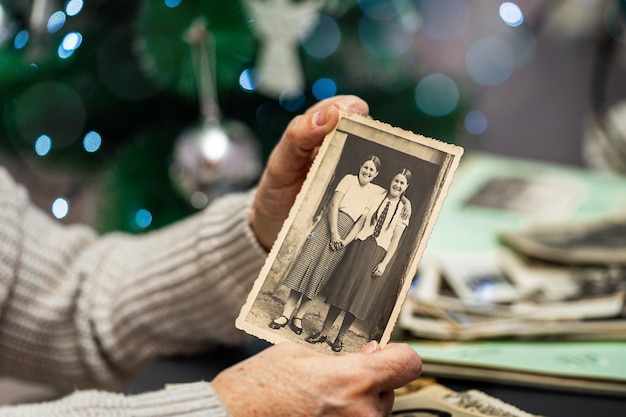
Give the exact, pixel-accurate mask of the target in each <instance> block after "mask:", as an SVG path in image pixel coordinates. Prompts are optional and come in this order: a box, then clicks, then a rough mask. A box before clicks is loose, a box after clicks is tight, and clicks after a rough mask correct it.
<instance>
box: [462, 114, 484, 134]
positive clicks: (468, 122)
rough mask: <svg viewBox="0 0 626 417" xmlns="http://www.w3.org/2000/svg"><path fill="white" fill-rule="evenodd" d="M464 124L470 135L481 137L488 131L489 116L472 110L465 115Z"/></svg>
mask: <svg viewBox="0 0 626 417" xmlns="http://www.w3.org/2000/svg"><path fill="white" fill-rule="evenodd" d="M464 124H465V129H466V130H467V131H468V132H469V133H471V134H473V135H479V134H481V133H483V132H484V131H485V130H487V125H488V123H487V116H485V114H484V113H483V112H481V111H480V110H471V111H469V112H468V113H467V114H466V115H465V120H464Z"/></svg>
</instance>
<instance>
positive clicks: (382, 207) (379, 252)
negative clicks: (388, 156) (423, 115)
mask: <svg viewBox="0 0 626 417" xmlns="http://www.w3.org/2000/svg"><path fill="white" fill-rule="evenodd" d="M410 180H411V171H409V170H408V169H403V170H402V171H400V172H399V173H398V174H396V176H395V177H394V178H393V179H392V181H391V184H390V186H389V190H388V191H387V193H386V194H385V195H383V196H381V198H379V202H378V204H377V206H376V207H377V209H376V210H375V211H374V212H373V213H372V215H371V216H369V217H368V220H367V221H366V227H364V228H363V229H362V230H361V231H360V232H359V233H358V235H357V236H356V239H354V242H352V243H351V244H350V245H349V246H348V247H347V249H346V253H345V255H344V257H343V259H342V262H341V265H340V266H339V267H338V268H337V270H336V271H335V273H334V274H333V277H332V280H330V282H329V283H328V284H327V287H326V289H325V290H324V291H325V293H327V294H328V296H327V298H326V303H327V304H329V305H330V307H329V310H328V314H327V315H326V319H325V320H324V324H323V327H322V330H321V331H319V332H317V333H314V334H313V335H311V336H309V337H308V338H307V339H306V340H307V341H308V342H309V343H322V342H324V341H326V339H327V337H328V333H329V331H330V329H331V327H332V325H333V323H334V322H335V320H337V317H339V314H340V313H341V312H342V311H344V312H345V314H344V318H343V321H342V323H341V327H340V329H339V333H338V334H337V337H336V339H335V341H334V342H333V343H329V344H330V346H331V347H332V349H333V351H335V352H340V351H341V350H342V349H343V338H344V336H345V335H346V333H347V331H348V330H349V329H350V327H351V326H352V324H353V323H354V321H355V319H357V318H359V319H364V318H365V316H366V314H367V312H368V310H369V309H371V308H372V300H373V297H375V295H376V294H377V293H378V292H379V290H380V288H381V287H382V285H383V283H384V278H385V277H384V276H383V275H384V273H385V270H387V267H388V265H389V262H390V261H391V259H392V257H393V255H394V254H395V252H396V249H397V248H398V242H399V241H400V237H401V236H402V233H403V232H404V230H405V229H406V227H407V226H408V216H403V215H402V213H404V210H403V206H404V203H403V200H402V197H403V195H404V192H405V191H406V189H407V187H408V186H409V181H410ZM351 235H352V233H350V235H349V236H347V240H348V241H349V240H350V239H351V238H352V236H351Z"/></svg>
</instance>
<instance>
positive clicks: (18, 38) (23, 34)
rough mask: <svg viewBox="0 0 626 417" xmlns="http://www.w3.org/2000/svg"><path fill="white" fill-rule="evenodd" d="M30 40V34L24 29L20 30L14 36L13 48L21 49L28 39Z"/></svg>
mask: <svg viewBox="0 0 626 417" xmlns="http://www.w3.org/2000/svg"><path fill="white" fill-rule="evenodd" d="M29 38H30V34H29V33H28V31H27V30H26V29H24V30H20V31H19V32H17V35H15V39H13V47H14V48H15V49H22V48H23V47H25V46H26V44H27V43H28V39H29Z"/></svg>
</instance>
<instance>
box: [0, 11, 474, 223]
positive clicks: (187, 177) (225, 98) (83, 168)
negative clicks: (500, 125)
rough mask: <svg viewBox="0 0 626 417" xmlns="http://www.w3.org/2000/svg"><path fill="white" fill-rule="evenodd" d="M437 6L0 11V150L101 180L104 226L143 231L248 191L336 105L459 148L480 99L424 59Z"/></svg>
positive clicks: (101, 220)
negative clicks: (343, 101) (310, 117)
mask: <svg viewBox="0 0 626 417" xmlns="http://www.w3.org/2000/svg"><path fill="white" fill-rule="evenodd" d="M433 4H434V2H412V1H398V0H368V1H365V0H363V1H358V2H357V1H356V0H350V1H337V0H325V1H323V0H315V1H305V0H300V1H297V0H246V1H235V0H228V1H216V0H143V1H124V0H87V1H85V2H84V3H83V0H68V1H57V0H18V1H8V0H6V1H0V104H1V109H2V114H1V127H0V147H1V150H2V151H3V152H5V153H10V154H12V155H15V156H19V157H22V158H36V159H38V160H40V161H41V162H42V163H45V164H47V165H49V166H53V167H54V168H55V169H62V170H71V171H72V172H75V173H77V175H83V176H85V177H87V176H89V177H98V178H102V179H104V183H103V184H104V185H103V187H102V195H101V197H100V201H101V205H102V207H101V208H102V209H101V210H99V213H101V215H100V216H99V217H98V219H97V226H98V227H99V228H100V230H102V231H107V230H126V231H131V232H139V231H143V230H148V229H154V228H157V227H160V226H162V225H164V224H167V223H169V222H171V221H173V220H175V219H178V218H180V217H183V216H185V215H187V214H189V213H191V212H193V211H195V210H197V209H199V208H201V207H203V206H204V205H205V204H206V203H207V202H208V201H209V200H210V199H211V198H212V197H213V196H214V195H215V194H219V193H221V192H224V191H228V190H231V189H238V188H243V187H247V186H249V185H251V184H252V183H253V182H254V180H255V179H256V176H257V175H258V172H259V169H260V165H261V163H262V161H264V160H265V157H266V156H267V154H268V153H269V151H270V150H271V148H272V147H273V146H274V144H275V143H276V141H277V139H278V138H279V137H280V134H281V133H282V131H283V129H284V128H285V126H286V124H287V123H288V121H289V120H290V119H291V118H292V117H293V116H294V115H295V114H297V113H299V112H301V111H303V110H304V109H306V108H307V107H308V106H309V105H311V104H312V103H314V102H315V101H317V100H320V99H323V98H325V97H328V96H332V95H334V94H357V95H359V96H361V97H363V98H365V99H366V100H367V101H368V102H369V103H370V106H371V114H372V116H373V117H375V118H376V119H379V120H383V121H385V122H387V123H390V124H392V125H395V126H399V127H402V128H405V129H409V130H413V131H415V132H418V133H421V134H424V135H426V136H432V137H436V138H438V139H440V140H445V141H455V135H456V132H457V128H458V126H459V124H462V122H463V118H464V117H465V115H466V113H467V110H468V108H469V107H468V103H469V101H470V97H471V94H472V92H471V88H467V87H466V86H464V85H463V83H462V82H456V81H455V78H456V76H457V75H456V74H446V73H445V72H444V71H435V70H433V65H432V61H428V60H420V59H419V58H416V57H417V56H419V42H416V39H417V38H418V37H419V36H424V32H425V30H426V29H428V27H429V26H428V19H429V16H431V17H432V15H433V7H434V6H433ZM440 4H445V5H446V7H448V8H449V7H451V6H450V5H451V4H452V6H454V7H455V8H456V9H454V10H463V7H464V6H463V2H458V1H457V2H450V1H444V2H440ZM448 10H449V9H448ZM452 23H453V24H455V22H454V21H453V22H452ZM431 26H432V25H431ZM416 45H417V46H416ZM248 129H249V131H248ZM214 133H217V136H216V135H214ZM211 135H212V136H211ZM208 136H211V139H207V137H208ZM224 141H227V142H228V141H230V142H232V143H235V145H238V146H234V147H231V148H232V149H233V150H231V151H229V152H234V153H233V154H232V155H228V154H224V152H226V151H225V150H224V149H226V148H224V143H225V142H224ZM232 143H231V144H232ZM216 152H217V153H216ZM220 152H221V153H220ZM238 174H239V175H238ZM194 187H195V189H194ZM207 190H208V191H207ZM196 191H199V192H200V193H197V192H196Z"/></svg>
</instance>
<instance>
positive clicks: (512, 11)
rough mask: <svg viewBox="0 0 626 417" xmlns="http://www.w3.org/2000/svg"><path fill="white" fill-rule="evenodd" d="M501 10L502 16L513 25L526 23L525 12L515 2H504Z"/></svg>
mask: <svg viewBox="0 0 626 417" xmlns="http://www.w3.org/2000/svg"><path fill="white" fill-rule="evenodd" d="M499 12H500V18H501V19H502V20H503V21H504V23H506V24H507V25H509V26H511V27H517V26H519V25H521V24H522V23H524V13H522V9H520V8H519V6H518V5H517V4H515V3H512V2H510V1H507V2H504V3H502V4H501V5H500V9H499Z"/></svg>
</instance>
